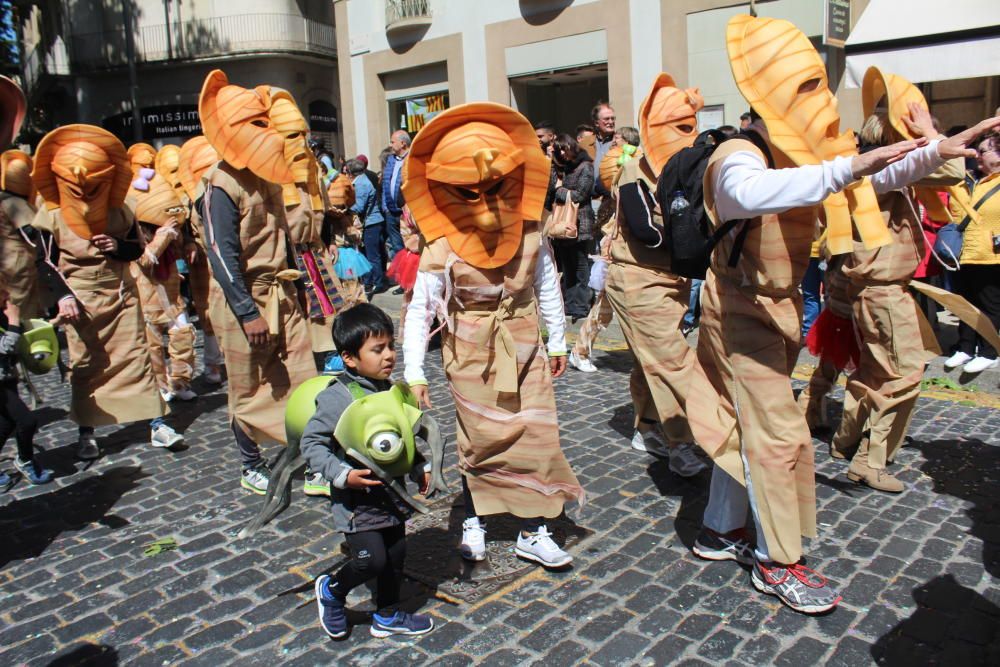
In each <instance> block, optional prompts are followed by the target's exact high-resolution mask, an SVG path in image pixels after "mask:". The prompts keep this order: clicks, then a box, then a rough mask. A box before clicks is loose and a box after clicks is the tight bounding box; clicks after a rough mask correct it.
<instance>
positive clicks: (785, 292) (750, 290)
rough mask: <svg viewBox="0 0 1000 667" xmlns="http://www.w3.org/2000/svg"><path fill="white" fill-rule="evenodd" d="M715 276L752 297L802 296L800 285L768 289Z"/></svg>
mask: <svg viewBox="0 0 1000 667" xmlns="http://www.w3.org/2000/svg"><path fill="white" fill-rule="evenodd" d="M715 276H716V278H718V279H719V280H720V281H722V282H725V283H726V284H727V285H729V286H730V287H735V288H736V289H738V290H740V291H741V292H743V293H744V294H749V295H752V296H766V297H768V298H770V299H787V298H788V297H792V296H797V295H798V294H800V292H799V287H798V285H793V286H790V287H785V288H779V287H767V286H766V285H752V284H743V283H738V282H736V281H735V280H734V279H733V278H732V277H730V276H727V275H724V274H722V273H716V274H715Z"/></svg>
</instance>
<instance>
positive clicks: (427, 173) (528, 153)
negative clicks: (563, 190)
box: [403, 102, 550, 269]
mask: <svg viewBox="0 0 1000 667" xmlns="http://www.w3.org/2000/svg"><path fill="white" fill-rule="evenodd" d="M549 171H550V162H549V159H548V158H547V157H545V155H544V154H543V153H542V151H541V149H540V148H539V146H538V139H537V137H536V136H535V130H534V128H532V126H531V123H529V122H528V119H527V118H525V117H524V116H522V115H521V114H519V113H518V112H516V111H514V110H513V109H511V108H509V107H506V106H503V105H502V104H494V103H491V102H476V103H472V104H463V105H460V106H457V107H452V108H451V109H448V110H447V111H445V112H443V113H441V114H439V115H437V116H435V117H434V119H433V120H431V121H430V122H429V123H428V124H427V125H425V126H424V127H423V128H422V129H421V130H420V133H419V134H417V137H416V138H415V139H414V140H413V145H412V146H411V147H410V153H409V155H408V156H407V158H406V161H405V162H404V163H403V179H404V180H403V195H404V197H405V198H406V202H407V204H408V205H409V207H410V213H411V214H412V215H413V219H414V220H415V221H416V222H417V227H419V229H420V232H421V233H422V234H423V235H424V238H425V239H426V240H427V242H428V243H430V242H432V241H434V240H436V239H438V238H440V237H441V236H444V237H445V238H447V239H448V243H449V244H450V245H451V247H452V250H454V252H455V254H456V255H458V256H459V257H460V258H461V259H462V260H463V261H465V262H467V263H468V264H471V265H472V266H476V267H479V268H484V269H491V268H496V267H499V266H503V265H504V264H506V263H507V262H509V261H510V260H511V259H512V258H513V257H514V255H515V254H516V253H517V251H518V249H519V248H520V245H521V237H522V235H523V232H524V224H523V223H524V221H525V220H538V219H540V218H541V215H542V207H543V205H544V203H545V193H546V190H547V188H548V183H549Z"/></svg>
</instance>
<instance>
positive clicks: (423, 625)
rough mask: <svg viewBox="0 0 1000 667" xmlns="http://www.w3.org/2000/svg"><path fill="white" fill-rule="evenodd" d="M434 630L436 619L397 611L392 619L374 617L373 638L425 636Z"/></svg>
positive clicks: (376, 615)
mask: <svg viewBox="0 0 1000 667" xmlns="http://www.w3.org/2000/svg"><path fill="white" fill-rule="evenodd" d="M433 629H434V619H433V618H431V617H430V616H426V615H424V614H408V613H406V612H405V611H397V612H396V613H395V614H393V615H392V617H391V618H383V617H381V616H379V615H378V614H373V615H372V630H371V632H372V637H378V638H379V639H382V638H384V637H388V636H389V635H425V634H427V633H428V632H430V631H431V630H433Z"/></svg>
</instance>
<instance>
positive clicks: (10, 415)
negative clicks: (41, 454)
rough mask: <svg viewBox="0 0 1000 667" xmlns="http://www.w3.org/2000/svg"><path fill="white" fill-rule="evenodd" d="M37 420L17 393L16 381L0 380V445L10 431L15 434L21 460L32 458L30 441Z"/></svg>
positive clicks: (32, 438) (31, 441)
mask: <svg viewBox="0 0 1000 667" xmlns="http://www.w3.org/2000/svg"><path fill="white" fill-rule="evenodd" d="M36 430H38V420H37V419H35V415H33V414H32V412H31V410H30V409H29V408H28V406H27V405H25V404H24V401H22V400H21V397H20V395H18V393H17V381H16V380H8V381H6V382H0V447H2V446H3V445H4V443H6V442H7V438H9V437H10V434H11V433H16V434H17V457H18V458H19V459H21V460H22V461H32V460H34V455H35V454H34V451H33V447H32V443H33V442H34V439H35V431H36Z"/></svg>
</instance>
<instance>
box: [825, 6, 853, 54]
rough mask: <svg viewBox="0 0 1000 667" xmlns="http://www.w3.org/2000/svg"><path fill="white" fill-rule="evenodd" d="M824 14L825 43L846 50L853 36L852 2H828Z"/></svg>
mask: <svg viewBox="0 0 1000 667" xmlns="http://www.w3.org/2000/svg"><path fill="white" fill-rule="evenodd" d="M825 9H826V11H825V12H824V14H823V43H824V44H828V45H830V46H839V47H840V48H844V42H846V41H847V36H848V35H850V34H851V0H826V7H825Z"/></svg>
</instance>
